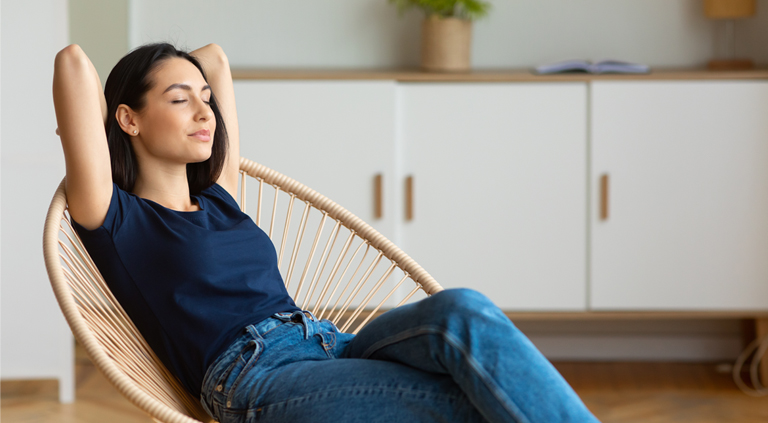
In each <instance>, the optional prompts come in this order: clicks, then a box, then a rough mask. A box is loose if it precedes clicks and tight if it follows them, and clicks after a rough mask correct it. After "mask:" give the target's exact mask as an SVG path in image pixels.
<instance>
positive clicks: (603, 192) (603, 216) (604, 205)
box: [600, 173, 608, 220]
mask: <svg viewBox="0 0 768 423" xmlns="http://www.w3.org/2000/svg"><path fill="white" fill-rule="evenodd" d="M600 220H608V174H607V173H605V174H603V175H602V176H600Z"/></svg>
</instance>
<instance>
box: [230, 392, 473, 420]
mask: <svg viewBox="0 0 768 423" xmlns="http://www.w3.org/2000/svg"><path fill="white" fill-rule="evenodd" d="M356 389H379V390H384V391H386V392H389V393H401V392H402V393H414V394H419V393H421V394H427V395H431V396H437V397H442V398H446V399H448V398H450V399H454V400H459V399H461V398H462V396H461V395H446V394H442V393H436V392H432V391H426V390H423V389H412V388H399V387H395V388H392V387H384V386H375V385H373V386H361V387H349V386H345V387H341V388H335V389H324V390H322V391H317V392H312V393H310V394H307V395H302V396H299V397H292V398H287V399H284V400H282V401H279V402H274V403H271V404H266V405H258V406H255V407H253V408H247V409H233V408H229V409H227V410H226V411H227V412H228V413H236V414H245V413H248V412H256V413H267V412H268V411H269V409H270V408H274V407H278V406H282V405H286V404H288V403H291V402H296V401H303V400H307V399H311V398H313V397H316V396H317V395H319V394H324V395H327V394H339V393H342V392H345V391H352V390H356Z"/></svg>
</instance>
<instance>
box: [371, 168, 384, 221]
mask: <svg viewBox="0 0 768 423" xmlns="http://www.w3.org/2000/svg"><path fill="white" fill-rule="evenodd" d="M383 179H384V177H383V176H382V174H381V173H377V174H376V176H375V177H374V178H373V217H374V218H376V219H381V217H382V216H383V215H384V212H383V209H384V204H383V203H384V199H383V196H384V193H383V191H384V189H383V188H382V184H383V181H382V180H383Z"/></svg>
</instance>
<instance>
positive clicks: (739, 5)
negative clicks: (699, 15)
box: [704, 0, 756, 19]
mask: <svg viewBox="0 0 768 423" xmlns="http://www.w3.org/2000/svg"><path fill="white" fill-rule="evenodd" d="M755 1H756V0H704V13H705V14H706V15H707V17H708V18H711V19H734V18H748V17H750V16H754V14H755V9H756V5H755Z"/></svg>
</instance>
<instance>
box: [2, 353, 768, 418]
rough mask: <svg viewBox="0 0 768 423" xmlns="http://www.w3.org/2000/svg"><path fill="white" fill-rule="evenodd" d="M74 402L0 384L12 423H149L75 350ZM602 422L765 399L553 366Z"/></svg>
mask: <svg viewBox="0 0 768 423" xmlns="http://www.w3.org/2000/svg"><path fill="white" fill-rule="evenodd" d="M75 358H76V365H75V368H76V398H77V400H76V401H75V403H73V404H59V402H58V387H57V382H56V381H55V380H51V381H3V382H2V384H0V419H2V421H4V422H14V423H49V422H51V423H53V422H57V423H58V422H61V423H100V422H110V423H149V422H152V420H151V419H150V418H149V417H148V416H146V415H145V414H144V413H143V412H142V411H140V410H139V409H138V408H136V407H134V406H133V404H131V403H130V402H129V401H128V400H127V399H125V398H124V397H123V396H122V395H120V393H119V392H117V390H116V389H115V388H114V387H113V386H112V385H110V384H109V382H107V380H106V379H105V378H104V377H103V376H102V375H101V373H99V372H98V370H96V368H95V367H94V366H93V365H92V364H91V362H90V361H89V359H88V358H87V357H86V356H85V352H84V350H83V349H82V347H80V346H78V347H77V349H76V353H75ZM555 367H557V369H558V370H559V371H560V372H561V373H562V374H563V376H564V377H565V379H566V380H567V381H568V382H569V383H570V384H571V386H572V387H573V388H574V390H575V391H576V392H577V393H578V394H579V396H580V397H581V398H582V399H583V400H584V403H585V404H586V405H587V407H589V409H590V410H592V412H593V413H595V415H596V416H597V417H598V418H599V419H600V420H601V421H602V422H604V423H635V422H644V423H673V422H697V423H730V422H733V423H753V422H754V423H758V422H760V423H765V422H768V397H761V398H754V397H750V396H748V395H746V394H744V393H742V392H741V391H739V390H738V388H737V387H736V385H735V384H734V383H733V381H732V380H731V378H730V374H728V373H719V372H718V371H717V370H716V363H584V362H556V363H555Z"/></svg>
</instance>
